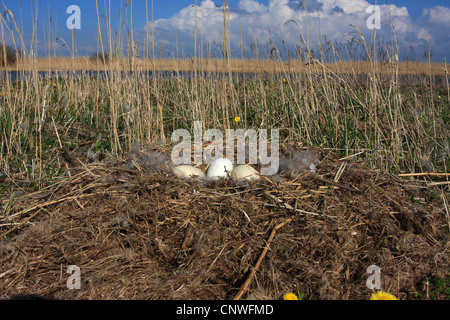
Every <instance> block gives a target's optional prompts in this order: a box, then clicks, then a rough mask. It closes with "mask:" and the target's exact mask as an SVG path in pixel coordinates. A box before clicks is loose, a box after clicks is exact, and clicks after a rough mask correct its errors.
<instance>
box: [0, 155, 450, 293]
mask: <svg viewBox="0 0 450 320" xmlns="http://www.w3.org/2000/svg"><path fill="white" fill-rule="evenodd" d="M316 151H317V152H318V154H320V159H321V161H320V163H318V164H317V166H316V167H315V172H314V173H313V172H310V171H308V170H305V171H302V172H300V173H298V174H296V175H295V176H290V177H284V178H283V177H281V178H280V179H270V178H268V177H263V178H262V179H260V180H259V181H258V182H256V183H251V184H249V183H243V184H235V183H233V181H232V180H231V179H228V180H223V181H216V182H210V183H205V182H204V181H198V180H196V179H189V180H181V179H179V178H177V177H175V176H174V175H173V174H170V173H169V172H153V173H149V172H145V171H139V170H136V169H134V170H130V169H126V168H125V167H124V165H123V164H122V163H120V162H118V161H117V160H112V159H109V160H107V161H106V162H104V163H102V164H99V163H96V164H91V165H88V166H85V167H82V168H81V167H77V168H74V170H73V171H72V175H71V176H70V177H68V178H67V179H64V180H63V181H61V182H59V183H58V184H56V185H54V186H52V187H51V189H47V190H43V191H39V192H37V193H34V194H28V195H26V196H23V197H22V198H21V199H20V201H19V200H18V201H16V204H15V209H14V211H13V212H10V213H9V216H7V217H4V218H2V220H4V221H3V224H2V225H5V224H7V222H8V221H14V222H15V223H17V224H16V229H15V230H14V231H12V230H10V229H9V228H7V227H3V229H0V233H2V239H3V240H2V242H1V243H0V261H1V263H0V265H1V266H2V267H1V270H0V298H3V299H8V298H12V297H13V298H14V297H23V296H35V297H43V298H53V299H221V300H222V299H233V298H240V299H280V298H282V296H283V295H284V294H285V293H287V292H298V291H302V292H303V293H304V295H305V296H306V298H307V299H367V298H368V296H369V295H370V293H371V292H372V291H371V290H370V289H368V287H367V279H368V278H369V276H370V274H369V273H367V270H368V267H369V266H372V265H376V266H378V267H379V270H380V279H381V287H382V289H383V290H385V291H389V292H391V293H393V294H395V295H397V297H398V298H400V299H414V297H415V294H416V293H417V292H423V290H424V286H425V285H426V280H427V279H428V278H429V277H431V276H436V275H438V276H446V275H448V273H449V270H450V268H449V265H450V258H449V255H448V245H449V240H450V236H449V233H448V221H446V218H445V214H444V212H443V210H442V209H440V208H437V207H434V206H433V205H432V204H430V203H416V202H414V201H412V199H413V197H415V196H417V195H420V192H421V189H420V188H417V187H415V186H413V185H408V184H407V183H406V182H405V181H401V180H399V179H397V178H396V177H394V176H392V175H390V174H388V173H385V172H381V171H374V170H370V169H368V168H365V167H364V165H363V164H361V163H357V162H352V161H349V160H348V159H347V160H346V159H339V157H337V156H336V155H334V154H331V153H329V152H327V151H324V150H318V149H317V150H316ZM446 228H447V229H446ZM73 265H75V266H78V267H79V270H80V274H79V275H80V286H81V287H80V289H72V290H71V289H69V288H68V279H69V277H71V274H70V273H67V269H68V267H69V266H73Z"/></svg>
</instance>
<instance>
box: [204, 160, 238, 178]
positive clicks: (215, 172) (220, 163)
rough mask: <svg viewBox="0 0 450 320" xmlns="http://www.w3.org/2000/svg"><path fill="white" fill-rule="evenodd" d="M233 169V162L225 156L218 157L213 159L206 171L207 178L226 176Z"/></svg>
mask: <svg viewBox="0 0 450 320" xmlns="http://www.w3.org/2000/svg"><path fill="white" fill-rule="evenodd" d="M231 171H233V163H232V162H231V161H230V160H229V159H227V158H219V159H216V160H214V161H213V163H211V165H210V166H209V168H208V171H207V172H206V176H207V177H208V178H214V177H226V176H227V173H231Z"/></svg>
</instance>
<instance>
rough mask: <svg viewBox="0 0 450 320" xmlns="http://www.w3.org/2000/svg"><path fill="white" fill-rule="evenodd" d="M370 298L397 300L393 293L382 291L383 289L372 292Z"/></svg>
mask: <svg viewBox="0 0 450 320" xmlns="http://www.w3.org/2000/svg"><path fill="white" fill-rule="evenodd" d="M370 300H398V299H397V298H396V297H395V296H394V295H392V294H390V293H387V292H384V291H377V292H374V293H372V295H371V296H370Z"/></svg>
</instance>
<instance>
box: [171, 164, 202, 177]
mask: <svg viewBox="0 0 450 320" xmlns="http://www.w3.org/2000/svg"><path fill="white" fill-rule="evenodd" d="M173 173H174V174H175V175H176V176H177V177H178V178H181V179H185V178H191V177H194V176H196V177H199V178H203V177H204V176H205V174H204V173H203V171H202V170H200V169H199V168H196V167H193V166H190V165H187V164H183V165H179V166H176V167H175V168H173Z"/></svg>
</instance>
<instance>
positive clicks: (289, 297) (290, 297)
mask: <svg viewBox="0 0 450 320" xmlns="http://www.w3.org/2000/svg"><path fill="white" fill-rule="evenodd" d="M283 300H298V297H297V296H296V295H295V294H294V293H286V294H285V295H284V297H283Z"/></svg>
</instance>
